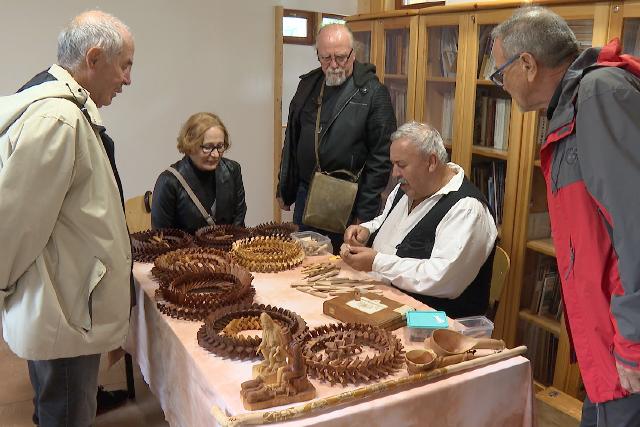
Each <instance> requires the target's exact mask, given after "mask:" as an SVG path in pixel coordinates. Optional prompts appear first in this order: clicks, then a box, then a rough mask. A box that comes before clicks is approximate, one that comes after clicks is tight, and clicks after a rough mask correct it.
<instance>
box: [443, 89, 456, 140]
mask: <svg viewBox="0 0 640 427" xmlns="http://www.w3.org/2000/svg"><path fill="white" fill-rule="evenodd" d="M453 107H454V93H453V91H447V92H445V93H444V96H443V98H442V127H441V129H440V134H441V135H442V139H443V141H444V142H445V143H449V142H450V141H451V140H452V139H453Z"/></svg>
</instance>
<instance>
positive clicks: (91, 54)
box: [85, 46, 103, 70]
mask: <svg viewBox="0 0 640 427" xmlns="http://www.w3.org/2000/svg"><path fill="white" fill-rule="evenodd" d="M102 55H103V52H102V49H101V48H99V47H97V46H94V47H92V48H91V49H89V50H88V51H87V54H86V55H85V61H86V63H87V67H88V68H89V69H90V70H92V69H94V68H95V67H96V65H97V64H98V62H100V59H101V58H102Z"/></svg>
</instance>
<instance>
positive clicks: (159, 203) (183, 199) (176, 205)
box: [151, 156, 247, 233]
mask: <svg viewBox="0 0 640 427" xmlns="http://www.w3.org/2000/svg"><path fill="white" fill-rule="evenodd" d="M171 166H173V167H174V168H175V169H177V170H178V172H180V173H181V174H182V176H183V177H184V179H185V180H186V181H187V183H188V184H189V185H190V186H191V189H192V190H193V192H194V193H195V194H196V196H197V197H198V199H199V200H201V201H202V200H204V197H202V196H201V194H202V192H203V191H204V189H202V188H201V185H200V181H199V180H198V178H197V177H196V175H195V171H194V169H193V165H192V164H191V161H190V160H189V158H188V157H187V156H185V157H183V158H182V160H180V161H178V162H176V163H174V164H173V165H171ZM215 182H216V189H215V194H216V215H215V220H216V224H234V225H241V226H244V217H245V215H246V213H247V204H246V202H245V199H244V185H243V184H242V172H241V170H240V164H239V163H238V162H235V161H233V160H230V159H227V158H225V157H223V158H222V159H220V163H219V164H218V167H217V168H216V170H215ZM205 208H206V209H208V208H209V206H205ZM151 224H152V227H153V228H178V229H180V230H184V231H187V232H189V233H194V232H195V231H196V230H197V229H198V228H200V227H204V226H206V225H207V222H206V221H205V219H204V218H203V217H202V214H201V213H200V211H199V210H198V208H197V207H196V205H194V204H193V202H192V201H191V198H190V197H189V194H187V192H186V191H185V189H184V188H183V187H182V185H181V184H180V182H179V181H178V179H177V178H176V177H175V176H173V175H172V174H171V172H168V171H164V172H162V173H161V174H160V176H159V177H158V180H157V181H156V186H155V188H154V190H153V201H152V203H151Z"/></svg>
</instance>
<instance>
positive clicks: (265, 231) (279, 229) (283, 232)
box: [253, 221, 298, 237]
mask: <svg viewBox="0 0 640 427" xmlns="http://www.w3.org/2000/svg"><path fill="white" fill-rule="evenodd" d="M296 231H298V226H297V225H296V224H294V223H292V222H273V221H271V222H264V223H262V224H259V225H256V226H255V227H253V234H254V235H256V236H285V237H288V236H289V235H290V234H291V233H294V232H296Z"/></svg>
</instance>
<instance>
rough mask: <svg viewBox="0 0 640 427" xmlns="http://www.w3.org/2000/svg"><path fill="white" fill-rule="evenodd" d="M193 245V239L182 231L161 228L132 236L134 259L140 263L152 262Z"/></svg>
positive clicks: (139, 232)
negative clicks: (158, 257)
mask: <svg viewBox="0 0 640 427" xmlns="http://www.w3.org/2000/svg"><path fill="white" fill-rule="evenodd" d="M192 244H193V237H192V236H191V235H190V234H189V233H187V232H185V231H182V230H176V229H173V228H161V229H157V230H147V231H138V232H136V233H132V234H131V249H132V255H133V259H134V260H136V261H139V262H152V261H153V260H154V259H155V258H156V257H157V256H159V255H162V254H164V253H167V252H170V251H173V250H176V249H180V248H186V247H188V246H191V245H192Z"/></svg>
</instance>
